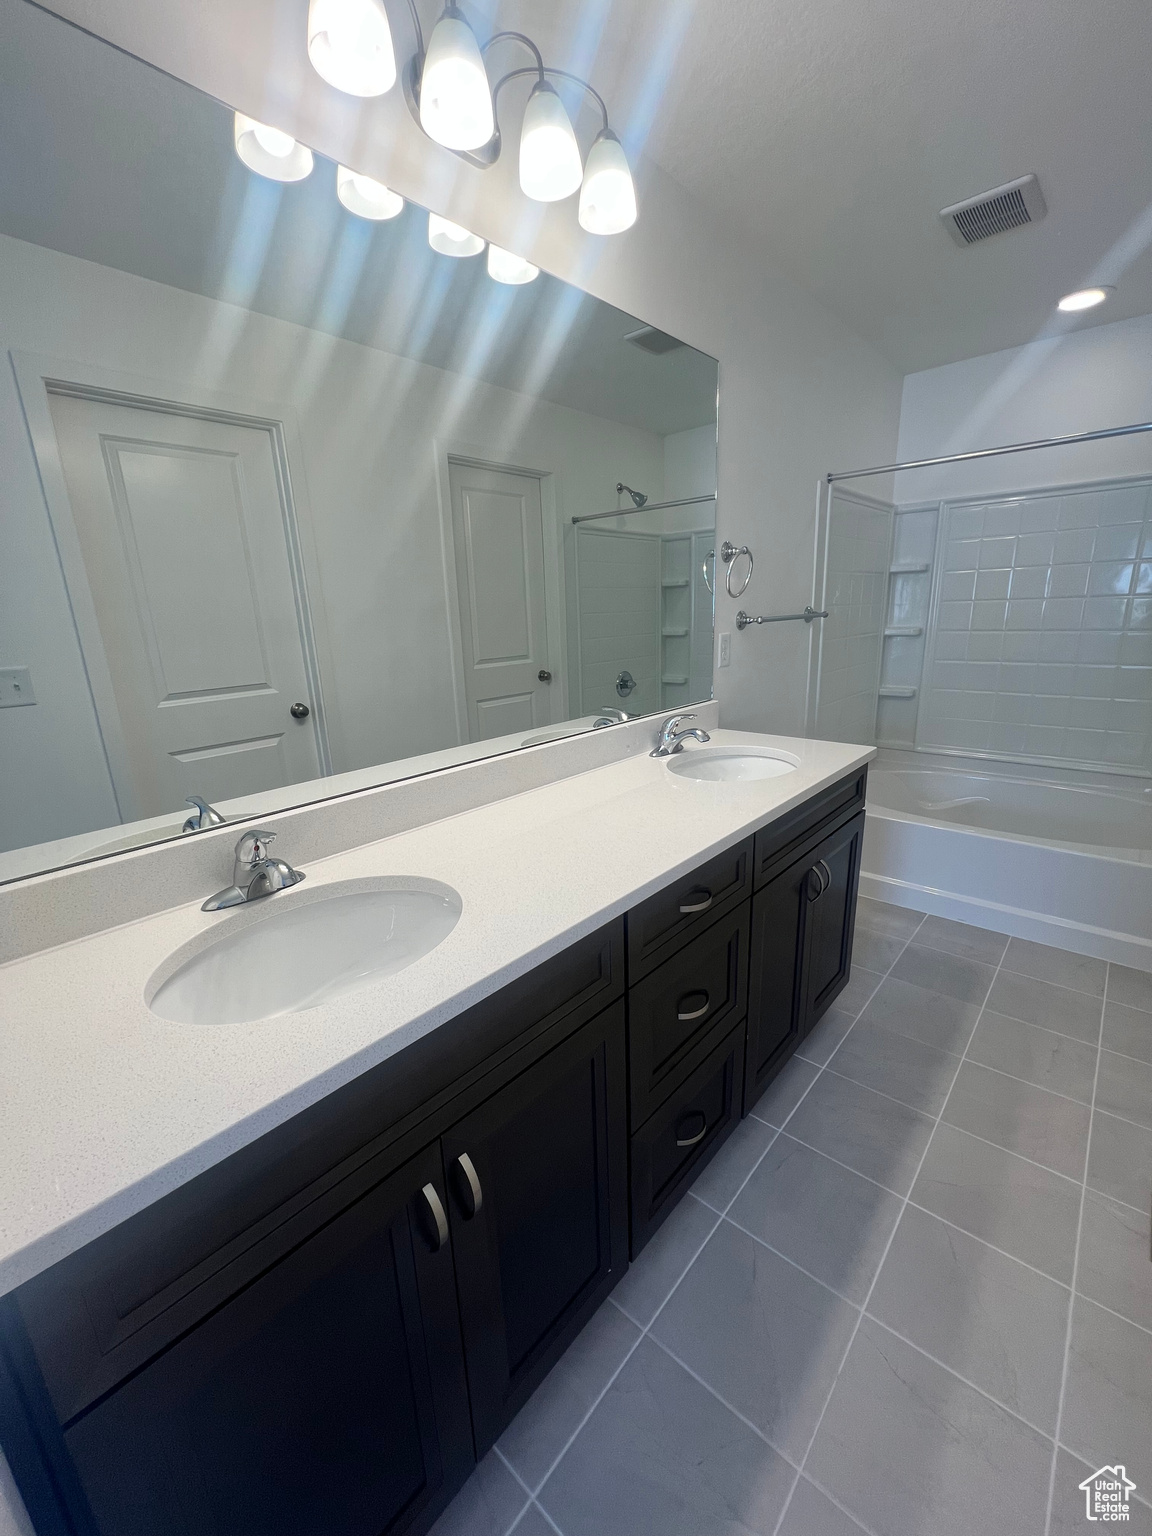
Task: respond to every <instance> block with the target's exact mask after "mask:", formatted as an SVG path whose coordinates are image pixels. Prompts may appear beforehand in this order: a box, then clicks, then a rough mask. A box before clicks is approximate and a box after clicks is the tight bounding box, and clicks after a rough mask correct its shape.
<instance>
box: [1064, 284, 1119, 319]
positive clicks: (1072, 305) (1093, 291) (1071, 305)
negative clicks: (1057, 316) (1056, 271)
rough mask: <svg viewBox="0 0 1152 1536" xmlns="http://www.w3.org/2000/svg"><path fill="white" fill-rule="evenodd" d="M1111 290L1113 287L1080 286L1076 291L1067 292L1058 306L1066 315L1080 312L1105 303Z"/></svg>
mask: <svg viewBox="0 0 1152 1536" xmlns="http://www.w3.org/2000/svg"><path fill="white" fill-rule="evenodd" d="M1111 292H1112V290H1111V288H1078V289H1077V290H1076V292H1075V293H1066V294H1065V295H1064V297H1063V298H1062V299H1061V300H1060V302H1059V304H1057V306H1056V308H1057V309H1058V310H1060V311H1061V312H1062V313H1063V314H1065V315H1075V314H1079V312H1080V311H1081V310H1082V309H1095V308H1096V306H1097V304H1103V302H1104V300H1105V299H1106V298H1107V297H1108V295H1109V294H1110V293H1111Z"/></svg>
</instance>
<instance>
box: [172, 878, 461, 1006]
mask: <svg viewBox="0 0 1152 1536" xmlns="http://www.w3.org/2000/svg"><path fill="white" fill-rule="evenodd" d="M281 899H282V898H281V897H280V896H269V897H265V898H263V900H261V901H260V902H259V903H256V904H254V905H253V907H251V908H247V909H244V908H241V909H240V914H241V915H240V916H239V922H240V924H241V925H242V926H229V927H228V929H227V931H224V932H221V933H220V935H219V936H218V937H215V936H213V937H210V938H209V941H208V943H207V944H205V943H204V942H203V938H201V939H200V940H196V941H194V946H188V948H190V949H191V948H193V947H195V952H194V953H191V954H189V955H188V957H187V958H186V959H181V958H180V953H178V954H177V955H176V956H172V957H170V959H169V960H168V962H167V963H166V964H165V965H163V966H161V967H160V969H159V970H158V971H157V972H156V975H155V976H154V977H153V978H152V981H151V982H150V983H149V985H148V987H147V989H146V991H145V999H146V1001H147V1003H148V1006H149V1008H151V1010H152V1012H153V1013H155V1014H157V1015H159V1017H160V1018H162V1019H169V1020H171V1021H172V1022H173V1023H175V1024H248V1023H251V1022H253V1021H254V1020H256V1019H268V1018H272V1017H274V1016H275V1015H277V1014H283V1013H299V1012H300V1011H301V1010H302V1009H305V1008H314V1007H316V1005H317V1004H318V1003H324V1002H330V1001H331V1000H332V999H333V998H336V997H342V996H343V995H344V994H345V993H348V992H354V991H356V990H357V988H359V987H365V986H368V985H370V984H371V983H372V982H375V981H379V980H380V979H381V977H384V976H393V975H395V973H396V972H397V971H402V970H403V969H404V968H405V967H406V966H409V965H411V964H413V962H414V961H416V960H419V959H420V958H421V956H423V955H426V954H428V952H429V951H430V950H433V949H435V948H436V946H437V945H438V944H441V943H443V941H444V940H445V939H446V938H447V937H448V935H449V934H450V933H451V932H452V930H453V928H455V926H456V922H457V919H458V918H459V916H460V912H461V905H462V904H461V901H460V897H459V896H458V895H457V894H456V892H455V891H454V890H452V889H451V888H450V887H449V886H446V885H440V884H439V883H438V882H436V881H433V880H425V881H396V882H394V883H391V884H389V883H388V882H386V881H373V882H372V883H371V885H370V886H366V884H365V883H364V882H360V881H355V882H347V883H344V884H338V885H332V886H328V887H323V886H321V887H320V888H319V889H318V890H317V889H313V890H312V891H310V892H307V893H304V892H301V893H300V895H299V896H298V897H296V898H295V899H292V898H284V899H285V905H283V906H280V905H279V903H280V901H281ZM289 901H290V902H291V904H290V905H289V904H288V902H289ZM265 903H267V905H265ZM245 919H248V921H245ZM225 921H226V923H227V924H229V925H234V924H236V923H237V915H233V914H229V916H228V918H227V919H225ZM173 961H176V968H175V969H174V970H173V969H172V965H173Z"/></svg>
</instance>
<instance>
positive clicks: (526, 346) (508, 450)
mask: <svg viewBox="0 0 1152 1536" xmlns="http://www.w3.org/2000/svg"><path fill="white" fill-rule="evenodd" d="M283 140H286V135H283V134H279V135H278V134H277V133H276V132H275V131H274V130H273V131H271V132H269V131H267V130H262V129H261V126H260V125H259V124H252V123H251V121H250V120H247V119H241V118H239V117H237V116H235V115H234V114H233V113H232V112H231V111H230V110H228V109H227V108H226V107H224V106H222V105H221V104H220V103H218V102H216V101H214V100H212V99H210V98H208V97H206V96H203V95H201V94H200V93H199V92H197V91H195V90H194V89H192V88H191V87H189V86H186V85H183V84H181V83H180V82H178V81H175V80H173V79H171V78H169V77H167V76H165V75H163V74H161V73H159V72H157V71H155V70H153V69H151V68H150V67H149V66H147V65H145V64H143V63H141V62H139V61H138V60H135V59H133V58H131V57H129V56H127V55H125V54H123V53H120V52H118V51H117V50H116V49H114V48H112V47H110V46H108V45H106V44H104V43H102V42H100V41H99V40H98V39H96V38H93V37H91V36H89V35H87V34H85V33H83V32H80V31H78V30H75V29H73V28H72V27H70V26H69V25H67V24H66V23H64V22H62V21H60V20H59V19H57V18H55V17H53V16H50V15H48V14H47V13H45V12H43V11H40V10H37V9H35V8H34V7H32V6H31V5H29V4H26V3H25V0H0V255H2V260H0V327H2V329H0V335H2V345H3V348H4V350H5V351H6V352H7V353H8V359H9V365H8V367H7V368H6V369H5V376H4V378H3V380H0V433H2V434H3V441H4V454H5V470H6V472H5V475H4V478H3V485H2V487H0V500H2V505H3V517H2V527H3V543H4V550H3V556H2V558H0V706H3V707H0V760H2V762H3V775H2V777H3V790H2V794H0V879H11V878H16V877H19V876H22V875H26V874H29V873H33V872H35V871H37V870H41V869H46V868H52V867H56V866H59V865H61V864H65V863H69V862H72V861H75V860H78V859H85V858H92V857H98V856H102V855H104V854H106V853H110V852H115V851H118V850H120V849H124V848H129V847H133V846H137V845H139V844H142V843H145V842H149V841H153V840H156V839H160V838H167V837H178V836H182V835H186V834H185V832H184V829H185V828H188V829H189V835H190V833H191V832H194V831H195V830H196V829H197V828H198V827H200V826H201V825H205V824H208V823H210V822H211V820H212V817H211V810H210V809H209V808H214V809H215V811H216V812H217V813H219V814H220V815H223V816H224V817H225V818H227V819H228V820H232V819H233V818H237V817H242V816H249V815H256V814H268V813H270V812H273V811H275V810H277V809H282V808H284V807H287V806H291V805H298V804H301V803H304V802H307V801H310V800H316V799H320V798H323V797H325V796H329V795H333V794H340V793H345V792H347V791H349V790H355V789H358V788H363V787H367V786H371V785H374V784H379V783H382V782H386V781H388V780H390V779H394V778H399V777H406V776H409V775H411V774H414V773H422V772H427V771H430V770H432V769H435V768H438V767H442V766H447V765H449V764H452V763H456V762H460V761H464V760H467V759H470V758H475V757H479V756H483V755H487V754H489V753H493V752H502V751H508V750H511V749H514V748H519V747H522V746H525V745H533V744H535V743H538V742H543V741H546V740H550V739H553V738H556V737H560V736H563V735H567V734H570V733H574V732H577V731H581V730H588V729H592V728H594V727H596V726H600V727H601V728H605V727H606V726H607V725H608V724H609V723H612V722H614V721H615V720H617V719H619V718H620V717H621V716H622V715H627V716H635V715H638V714H644V713H648V712H654V711H659V710H671V709H673V708H679V707H681V706H683V705H686V704H688V703H690V702H692V701H694V700H700V699H705V698H707V697H709V696H710V694H711V688H712V676H711V656H712V598H711V594H710V591H709V584H708V582H707V581H706V580H705V576H704V572H705V569H706V568H708V569H710V566H709V556H710V552H711V551H712V549H713V546H714V539H713V529H714V526H715V489H716V385H717V369H716V363H715V362H714V361H713V360H712V359H711V358H708V357H706V356H704V355H703V354H701V353H699V352H697V351H695V350H693V349H692V348H691V347H689V346H687V345H684V344H682V343H680V342H679V341H677V340H676V339H675V338H674V337H671V336H667V335H665V334H664V333H662V332H660V331H658V330H655V329H653V328H652V327H651V326H649V325H645V324H643V323H642V322H641V321H640V320H639V319H636V318H634V317H633V316H631V315H627V314H624V313H622V312H621V311H619V310H617V309H614V308H612V307H611V306H610V305H608V304H605V303H602V302H600V301H599V300H597V299H594V298H592V297H590V296H589V295H587V294H585V293H583V292H581V291H580V290H578V289H576V288H573V287H571V286H570V285H568V284H566V283H563V282H561V281H559V280H557V279H556V278H553V277H551V276H549V275H548V274H547V273H543V272H537V270H536V269H535V268H534V267H531V266H529V265H528V263H526V262H524V261H522V260H520V259H519V258H518V257H516V256H515V255H513V254H510V253H507V252H502V251H498V250H496V249H494V248H493V249H490V250H487V252H486V253H485V251H484V247H483V243H482V242H480V241H469V240H467V239H462V238H460V237H461V233H462V232H460V231H458V230H457V231H456V232H455V234H453V228H452V226H448V227H447V230H446V231H445V228H444V221H443V220H440V221H436V220H435V219H432V220H430V216H429V213H428V212H427V211H426V210H423V209H421V208H419V207H416V206H414V205H412V204H406V203H404V202H403V200H402V199H400V198H399V197H397V196H396V195H395V194H394V193H391V192H389V191H387V189H384V188H382V187H380V185H379V184H378V183H374V182H371V181H368V180H367V179H366V178H364V177H363V176H358V175H356V174H355V167H351V168H349V167H337V166H336V165H335V164H333V163H332V162H330V161H327V160H325V159H324V158H323V157H322V156H321V155H319V154H311V155H310V156H309V155H308V154H307V152H306V153H305V154H298V153H297V151H298V150H300V149H301V146H294V147H293V146H292V145H291V144H290V143H289V145H288V149H287V150H286V149H285V144H284V142H282V141H283ZM242 156H243V158H241V157H242ZM277 163H279V164H281V166H285V167H288V169H289V170H290V171H291V172H292V175H293V176H296V177H298V178H299V179H295V180H289V179H286V177H287V172H285V179H272V178H271V177H270V176H269V175H267V174H261V172H260V170H253V169H252V168H251V167H252V166H253V165H257V166H259V167H260V168H261V169H262V170H263V171H268V170H269V168H272V169H275V166H276V164H277ZM308 163H311V170H310V172H308V171H307V165H308ZM430 222H431V224H432V225H433V228H432V229H431V230H430ZM437 228H438V229H439V233H437ZM464 233H465V234H466V232H464ZM430 236H432V237H434V238H435V241H436V245H437V247H438V249H434V248H433V246H432V244H431V243H430ZM473 246H478V247H479V253H478V254H476V255H473V256H460V255H455V254H443V252H445V251H449V252H451V251H458V250H461V249H471V248H472V247H473ZM618 487H619V488H620V489H619V490H618ZM633 492H635V493H636V494H635V495H633V494H632V493H633ZM637 502H642V503H643V504H642V505H637ZM668 503H675V505H671V506H669V505H667V504H668ZM615 508H620V509H622V510H621V512H620V514H619V515H617V514H616V513H615V512H614V511H613V509H615ZM603 513H610V514H611V515H610V516H607V517H605V516H601V515H599V514H603ZM197 797H198V798H199V800H200V801H201V802H203V807H201V806H200V805H198V804H196V803H194V802H195V800H196V798H197Z"/></svg>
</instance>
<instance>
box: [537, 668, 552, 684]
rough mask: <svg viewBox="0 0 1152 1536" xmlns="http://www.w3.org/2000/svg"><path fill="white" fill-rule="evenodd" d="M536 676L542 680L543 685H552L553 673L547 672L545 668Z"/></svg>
mask: <svg viewBox="0 0 1152 1536" xmlns="http://www.w3.org/2000/svg"><path fill="white" fill-rule="evenodd" d="M536 676H537V677H538V678H539V679H540V681H541V682H542V683H550V682H551V681H552V674H551V672H548V671H546V670H545V669H544V668H543V667H541V668H540V670H539V672H537V674H536Z"/></svg>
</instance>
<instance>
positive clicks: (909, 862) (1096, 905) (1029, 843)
mask: <svg viewBox="0 0 1152 1536" xmlns="http://www.w3.org/2000/svg"><path fill="white" fill-rule="evenodd" d="M867 809H868V813H867V820H866V823H865V833H864V855H863V871H862V875H861V885H860V889H861V891H862V892H863V893H864V894H865V895H867V896H875V897H878V898H879V899H880V900H882V901H890V902H894V903H895V904H897V905H898V906H906V907H914V908H917V909H918V910H920V911H923V912H933V913H936V914H937V915H939V916H941V917H952V918H956V919H958V920H959V921H960V922H967V923H976V924H978V925H979V926H980V927H983V928H993V929H996V930H998V931H999V932H1001V933H1011V934H1015V935H1017V936H1019V937H1021V938H1028V939H1037V940H1039V941H1040V942H1041V943H1045V944H1055V945H1058V946H1060V947H1061V948H1064V949H1071V950H1075V951H1077V952H1078V953H1080V954H1085V955H1096V956H1098V957H1099V958H1101V959H1105V960H1116V961H1119V962H1121V963H1122V964H1124V965H1133V966H1137V967H1139V968H1140V969H1142V970H1147V971H1152V786H1149V784H1148V781H1147V780H1145V779H1128V778H1121V777H1119V776H1117V775H1108V774H1083V773H1077V772H1075V771H1071V770H1065V771H1061V770H1053V769H1047V768H1043V769H1041V768H1030V767H1025V766H1022V765H1020V764H1017V763H994V762H986V761H983V760H980V759H975V758H962V757H951V756H942V755H929V754H926V753H919V752H898V751H893V750H888V749H883V750H881V752H880V753H879V755H878V756H877V758H876V760H875V762H874V763H873V765H872V768H871V771H870V773H869V778H868V808H867Z"/></svg>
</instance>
